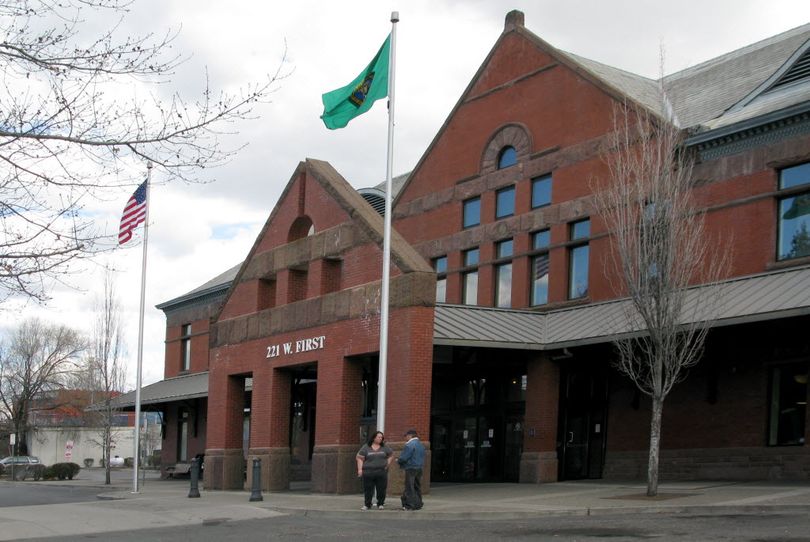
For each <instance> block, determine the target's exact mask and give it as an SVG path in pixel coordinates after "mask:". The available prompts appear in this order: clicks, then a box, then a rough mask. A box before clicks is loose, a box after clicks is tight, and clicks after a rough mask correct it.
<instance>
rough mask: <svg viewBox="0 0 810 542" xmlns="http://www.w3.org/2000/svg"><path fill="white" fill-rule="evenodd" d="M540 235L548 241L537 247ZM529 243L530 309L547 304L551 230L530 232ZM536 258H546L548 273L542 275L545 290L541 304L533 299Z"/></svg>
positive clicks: (549, 277)
mask: <svg viewBox="0 0 810 542" xmlns="http://www.w3.org/2000/svg"><path fill="white" fill-rule="evenodd" d="M541 234H546V235H547V237H548V239H547V240H546V242H545V244H543V245H542V246H537V239H538V237H539V236H540V235H541ZM530 235H531V241H532V249H531V251H530V253H529V266H530V267H529V306H530V307H541V306H543V305H547V304H548V291H549V281H550V279H551V269H550V267H551V251H550V247H551V229H549V228H546V229H543V230H537V231H534V232H532V233H531V234H530ZM537 258H546V259H547V264H546V265H547V267H548V271H547V272H546V274H545V275H544V276H545V277H547V278H546V288H545V293H546V296H545V301H544V302H542V303H537V302H536V297H535V282H536V281H537V279H536V278H535V276H534V275H535V273H534V271H535V269H536V266H537Z"/></svg>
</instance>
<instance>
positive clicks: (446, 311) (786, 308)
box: [433, 266, 810, 350]
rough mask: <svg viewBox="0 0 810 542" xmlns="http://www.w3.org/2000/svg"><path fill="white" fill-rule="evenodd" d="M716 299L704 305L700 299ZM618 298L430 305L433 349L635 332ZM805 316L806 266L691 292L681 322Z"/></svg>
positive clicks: (561, 343) (549, 342)
mask: <svg viewBox="0 0 810 542" xmlns="http://www.w3.org/2000/svg"><path fill="white" fill-rule="evenodd" d="M706 298H709V299H716V300H717V302H716V303H715V304H714V305H713V306H711V307H707V306H705V304H702V303H698V300H701V299H706ZM629 314H630V301H629V300H627V299H620V300H615V301H607V302H604V303H593V304H590V305H583V306H581V307H571V308H567V309H558V310H552V311H548V312H543V313H540V312H533V311H528V310H508V309H492V308H487V307H472V306H467V305H445V304H439V305H437V306H436V312H435V317H434V325H433V343H434V344H436V345H454V346H476V347H483V348H513V349H520V350H551V349H559V348H565V347H568V346H580V345H585V344H596V343H602V342H609V341H611V340H613V339H615V338H616V337H618V336H623V335H632V334H634V333H639V332H641V331H642V328H641V327H640V326H639V325H638V324H636V323H634V322H633V320H632V319H631V318H629V316H628V315H629ZM806 314H810V266H804V267H800V268H791V269H785V270H780V271H772V272H768V273H763V274H760V275H753V276H749V277H743V278H738V279H733V280H729V281H723V282H719V283H716V284H711V285H706V286H698V287H695V288H691V289H690V290H689V291H688V293H687V300H686V304H685V306H684V310H683V316H682V318H681V322H682V323H684V324H686V323H690V322H696V321H703V320H711V321H712V322H713V324H712V325H713V326H727V325H733V324H742V323H749V322H759V321H765V320H775V319H778V318H788V317H791V316H801V315H806Z"/></svg>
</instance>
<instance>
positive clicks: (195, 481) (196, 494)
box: [188, 457, 200, 499]
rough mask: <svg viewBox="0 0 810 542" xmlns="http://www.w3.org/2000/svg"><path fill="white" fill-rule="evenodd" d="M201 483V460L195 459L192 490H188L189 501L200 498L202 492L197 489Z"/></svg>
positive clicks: (192, 468)
mask: <svg viewBox="0 0 810 542" xmlns="http://www.w3.org/2000/svg"><path fill="white" fill-rule="evenodd" d="M199 481H200V460H199V459H198V458H196V457H195V458H194V459H192V460H191V489H189V490H188V498H189V499H199V498H200V490H199V488H198V487H197V484H198V482H199Z"/></svg>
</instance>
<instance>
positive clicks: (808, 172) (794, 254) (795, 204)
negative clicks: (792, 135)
mask: <svg viewBox="0 0 810 542" xmlns="http://www.w3.org/2000/svg"><path fill="white" fill-rule="evenodd" d="M802 185H808V187H809V188H810V162H808V163H806V164H801V165H798V166H794V167H790V168H786V169H783V170H782V171H781V172H780V174H779V188H793V187H796V186H802ZM778 220H779V226H778V228H779V241H778V242H779V246H778V248H777V257H778V259H780V260H789V259H791V258H801V257H804V256H810V191H808V192H804V193H800V194H795V195H791V196H789V197H786V198H781V199H779V218H778Z"/></svg>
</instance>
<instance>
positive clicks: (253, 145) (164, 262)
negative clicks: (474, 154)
mask: <svg viewBox="0 0 810 542" xmlns="http://www.w3.org/2000/svg"><path fill="white" fill-rule="evenodd" d="M511 9H520V10H521V11H523V12H524V13H525V17H526V27H527V28H528V29H529V30H531V31H532V32H534V33H535V34H537V35H538V36H540V37H541V38H543V39H544V40H546V41H547V42H549V43H551V44H552V45H553V46H555V47H558V48H560V49H564V50H567V51H571V52H573V53H576V54H578V55H581V56H585V57H588V58H591V59H594V60H597V61H599V62H602V63H605V64H610V65H613V66H616V67H619V68H622V69H624V70H628V71H631V72H635V73H638V74H640V75H644V76H647V77H651V78H657V76H658V72H659V46H660V44H663V45H664V48H665V51H666V54H665V56H666V60H665V71H666V72H667V73H670V72H674V71H678V70H681V69H683V68H686V67H688V66H691V65H694V64H697V63H700V62H702V61H704V60H708V59H710V58H713V57H715V56H718V55H721V54H724V53H726V52H729V51H731V50H734V49H737V48H739V47H742V46H745V45H748V44H750V43H754V42H756V41H759V40H761V39H764V38H767V37H769V36H772V35H775V34H777V33H780V32H783V31H785V30H788V29H790V28H793V27H796V26H799V25H801V24H804V23H807V22H810V2H808V1H807V0H803V1H800V0H797V1H780V0H767V1H766V0H756V1H746V0H736V1H731V0H722V1H705V0H703V1H694V0H681V1H680V2H672V1H667V2H659V1H652V0H614V1H597V0H593V1H576V0H568V1H564V2H563V1H559V0H557V1H544V0H535V1H521V0H513V1H510V2H505V1H501V0H481V1H470V0H458V1H456V0H430V1H422V0H409V1H407V2H399V3H397V2H391V1H387V0H386V1H377V2H363V3H359V4H352V3H345V2H315V1H308V0H304V1H298V2H274V1H271V2H267V1H259V0H230V1H228V2H222V1H221V0H210V1H209V0H197V1H191V0H134V2H133V5H132V7H131V13H130V15H129V16H128V17H127V18H126V19H125V21H124V23H123V26H122V31H124V32H131V33H134V34H144V33H147V32H156V33H158V34H160V33H162V32H165V31H166V30H168V29H170V28H171V29H180V35H179V38H178V39H177V40H176V42H175V50H176V51H177V52H179V53H182V54H186V55H190V59H189V60H188V61H187V62H186V63H185V64H184V65H183V66H182V67H181V69H180V70H178V72H177V74H176V75H175V77H174V79H173V81H172V82H171V83H170V84H168V85H164V86H163V87H162V88H160V89H159V90H158V92H164V93H167V94H168V93H171V92H173V91H179V92H180V93H181V94H183V95H184V96H186V97H188V98H190V99H193V98H196V96H197V95H199V93H200V92H201V90H202V87H203V85H204V83H205V76H206V70H207V73H208V77H209V78H210V81H211V84H212V86H214V87H215V88H224V89H229V90H235V89H238V88H239V87H241V86H244V85H245V84H246V83H249V82H251V81H257V80H260V79H261V78H262V77H264V76H265V75H266V74H272V73H274V72H275V71H276V70H277V69H278V67H279V64H280V62H281V61H282V56H283V51H284V48H285V43H286V48H287V57H286V61H285V64H284V66H283V68H282V69H283V70H284V71H286V72H288V73H289V76H288V77H286V78H285V79H284V80H283V81H281V82H280V83H279V86H278V90H277V91H276V92H275V94H274V95H273V97H272V103H270V104H266V105H261V106H259V107H257V108H256V109H255V111H254V112H255V115H256V117H257V118H255V119H253V120H249V121H245V122H243V123H241V124H239V125H236V126H232V127H229V128H230V129H232V130H234V131H237V132H238V133H237V134H234V135H233V136H230V137H228V138H226V139H225V140H224V141H223V143H224V145H226V146H234V147H235V146H238V145H241V144H244V143H246V144H247V145H248V146H247V147H246V148H245V149H244V150H242V151H241V152H240V153H239V154H238V155H237V156H236V158H235V159H234V160H233V161H232V162H231V163H229V164H227V165H226V166H223V167H221V168H219V169H217V170H216V171H212V172H209V173H208V174H207V176H206V177H205V179H206V180H210V181H212V182H210V183H207V184H158V185H157V186H156V187H155V188H154V189H153V191H152V194H151V204H150V213H151V216H150V223H151V226H150V238H149V266H148V271H147V292H146V307H147V312H146V326H145V330H146V331H145V342H144V368H143V382H144V385H146V384H149V383H152V382H155V381H157V380H160V379H161V378H162V377H163V357H164V343H163V341H164V338H165V318H164V315H163V313H162V312H161V311H159V310H157V309H155V308H154V306H155V305H156V304H158V303H161V302H163V301H167V300H169V299H173V298H175V297H178V296H180V295H182V294H184V293H186V292H188V291H189V290H192V289H194V288H195V287H197V286H199V285H200V284H202V283H204V282H206V281H207V280H209V279H210V278H212V277H214V276H216V275H218V274H219V273H221V272H222V271H224V270H226V269H228V268H229V267H231V266H233V265H235V264H237V263H239V262H240V261H242V259H244V257H245V256H246V254H247V251H248V250H249V249H250V247H251V245H252V244H253V241H254V240H255V236H256V235H257V234H258V232H259V230H260V228H261V226H262V224H263V223H264V220H265V219H266V217H267V215H268V214H269V213H270V212H271V210H272V209H273V207H274V205H275V204H276V200H277V198H278V195H279V194H280V193H281V191H282V190H283V188H284V186H285V185H286V184H287V181H288V180H289V178H290V175H291V174H292V172H293V170H294V169H295V167H296V165H297V164H298V162H299V161H301V160H303V159H304V158H307V157H311V158H318V159H321V160H326V161H328V162H330V163H331V164H332V165H333V166H334V167H335V168H336V169H337V170H338V171H339V172H340V173H341V174H342V175H343V176H344V177H345V178H346V179H347V180H348V181H349V183H351V184H352V185H353V186H354V187H356V188H362V187H366V186H372V185H375V184H377V183H379V182H381V181H383V180H384V175H385V147H386V126H387V116H386V113H385V107H384V105H383V102H382V101H381V102H378V103H377V104H376V105H375V107H374V108H373V109H372V110H371V111H370V112H368V113H367V114H365V115H364V116H362V117H359V118H357V119H355V120H353V121H352V122H351V123H350V124H349V126H348V127H347V128H345V129H343V130H336V131H329V130H327V129H326V128H325V127H324V126H323V124H322V122H321V120H320V119H319V116H320V114H321V113H322V105H321V100H320V95H321V94H322V93H324V92H326V91H329V90H332V89H334V88H337V87H340V86H343V85H345V84H347V83H348V82H350V81H351V80H352V79H353V78H354V77H355V76H356V75H357V74H358V73H359V72H360V70H361V69H362V68H364V67H365V65H366V64H367V63H368V62H369V61H370V60H371V57H372V56H373V55H374V53H376V51H377V49H378V48H379V46H380V45H381V43H382V41H383V40H384V39H385V36H386V35H387V34H388V32H389V31H390V22H389V19H390V14H391V11H394V10H397V11H399V14H400V19H401V21H400V23H399V25H398V27H397V38H398V43H397V60H396V67H397V74H396V80H397V89H396V91H397V103H396V113H397V117H396V133H395V152H394V174H395V175H396V174H399V173H404V172H407V171H409V170H410V169H412V168H413V166H414V165H415V164H416V162H417V161H418V159H419V157H420V156H421V154H422V153H423V152H424V150H425V149H426V148H427V146H428V144H429V143H430V141H431V140H432V138H433V137H434V135H435V134H436V132H437V130H438V129H439V127H440V126H441V125H442V123H443V122H444V121H445V119H446V116H447V114H448V113H449V112H450V110H451V108H452V107H453V105H455V103H456V101H457V100H458V98H459V96H460V94H461V92H463V90H464V89H465V88H466V86H467V84H468V83H469V81H470V78H471V77H472V76H473V75H474V74H475V72H476V70H477V69H478V67H479V66H480V64H481V62H482V61H483V60H484V58H485V57H486V55H487V53H488V52H489V50H490V48H491V47H492V45H493V44H494V43H495V41H496V40H497V39H498V37H499V35H500V34H501V32H502V30H503V23H504V17H505V15H506V13H507V12H508V11H510V10H511ZM90 37H92V36H91V35H90V34H88V38H90ZM155 181H156V182H158V183H160V179H155ZM129 195H130V194H125V193H122V194H121V197H120V201H111V202H103V203H99V204H98V205H99V206H100V207H101V208H103V210H104V212H105V213H106V216H107V219H106V220H107V222H106V224H105V225H106V228H107V230H108V231H116V230H117V228H118V221H119V219H120V214H121V210H122V209H123V206H124V203H125V202H126V200H127V199H128V198H129ZM105 263H110V264H112V265H114V266H115V267H116V268H117V269H119V272H118V273H117V279H116V280H117V287H118V289H119V293H120V298H121V302H122V304H123V307H124V320H125V322H126V327H125V333H126V342H127V345H128V356H127V358H128V366H129V375H130V377H129V385H130V386H134V383H135V376H134V375H135V365H136V363H135V360H136V353H137V329H138V327H137V323H138V303H139V291H140V290H139V289H140V269H141V250H140V246H139V245H137V244H134V245H133V246H132V248H127V249H123V250H118V251H116V252H115V253H114V254H112V255H109V256H106V257H104V258H102V259H100V260H99V261H98V262H97V264H89V265H88V267H87V268H86V269H85V270H84V272H83V273H82V274H81V275H80V276H74V277H72V279H71V280H72V283H73V284H74V285H76V286H77V287H78V288H77V289H72V288H67V287H64V286H59V287H56V288H54V289H53V290H52V296H53V298H52V301H51V302H50V304H49V305H48V306H47V307H41V306H37V305H34V304H31V303H14V302H8V303H5V304H4V306H3V308H2V310H0V326H1V327H4V328H7V327H9V326H12V325H14V323H15V322H17V321H19V319H20V317H21V315H22V316H26V315H31V316H33V315H38V316H41V317H42V318H45V319H47V320H50V321H55V322H63V323H67V324H70V325H73V326H76V327H78V328H81V329H88V325H89V322H90V320H91V318H92V310H93V303H94V299H95V298H96V297H97V295H98V293H97V286H98V284H99V283H100V282H99V280H100V277H101V276H102V274H103V273H102V269H101V267H102V265H103V264H105Z"/></svg>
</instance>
